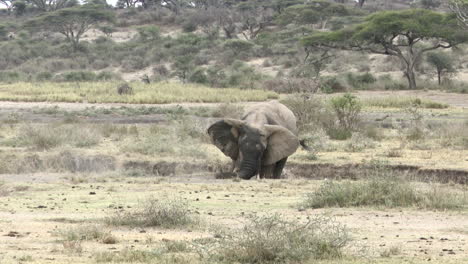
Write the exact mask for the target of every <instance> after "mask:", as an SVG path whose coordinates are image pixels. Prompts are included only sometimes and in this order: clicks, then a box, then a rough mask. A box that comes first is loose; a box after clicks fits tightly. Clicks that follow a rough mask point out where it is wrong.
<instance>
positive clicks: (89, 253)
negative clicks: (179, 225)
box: [0, 174, 468, 264]
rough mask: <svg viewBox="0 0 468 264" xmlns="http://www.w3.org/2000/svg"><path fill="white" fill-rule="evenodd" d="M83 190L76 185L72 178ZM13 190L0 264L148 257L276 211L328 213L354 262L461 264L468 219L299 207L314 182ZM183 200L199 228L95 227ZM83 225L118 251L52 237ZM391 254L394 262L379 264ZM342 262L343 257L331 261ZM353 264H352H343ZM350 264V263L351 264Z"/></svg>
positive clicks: (36, 178) (52, 185) (2, 214)
mask: <svg viewBox="0 0 468 264" xmlns="http://www.w3.org/2000/svg"><path fill="white" fill-rule="evenodd" d="M74 177H75V178H77V177H78V178H80V179H81V181H83V182H82V183H76V182H75V183H74V181H75V180H73V178H74ZM2 179H3V181H4V182H5V184H6V186H9V189H10V190H11V192H10V193H9V194H8V195H5V196H3V197H1V198H0V201H1V204H0V219H1V220H0V263H2V264H3V263H22V261H21V259H26V258H27V259H29V261H28V263H29V262H31V263H93V262H94V259H93V256H95V255H96V254H97V253H98V252H118V251H121V250H124V249H127V248H129V249H141V250H150V249H152V248H157V247H160V246H161V243H162V240H163V239H169V240H186V241H190V240H193V239H196V238H202V237H212V236H213V232H212V231H211V230H212V229H213V226H215V227H216V226H220V225H221V226H231V227H232V226H237V225H239V224H240V223H242V219H243V216H244V215H249V214H252V213H261V214H263V213H274V212H278V213H281V214H284V215H287V216H288V217H291V218H297V219H305V218H306V217H307V216H313V215H320V214H326V215H329V216H332V217H334V218H336V220H337V221H339V222H340V223H343V224H345V225H346V226H347V227H348V228H349V229H350V230H351V234H350V235H351V237H352V239H353V241H352V242H351V243H350V246H349V247H347V248H346V252H347V254H349V255H351V256H355V257H357V258H359V259H361V260H360V261H358V262H356V263H362V262H366V263H367V262H368V261H369V259H372V261H370V263H375V262H378V263H400V261H405V262H406V261H409V262H410V263H422V262H427V261H430V262H431V263H466V261H468V221H467V217H468V214H467V212H466V211H461V212H458V211H450V212H433V211H420V210H417V209H416V208H410V209H369V208H357V209H340V208H335V209H319V210H306V211H299V210H297V209H296V208H297V204H298V203H299V202H300V201H301V200H302V199H303V197H304V195H305V194H306V193H309V192H311V191H313V190H315V189H316V188H317V186H318V185H319V184H320V183H321V181H314V180H301V179H298V180H293V179H291V180H277V181H274V180H262V181H256V180H252V181H243V182H233V181H232V180H216V179H214V177H213V175H208V174H204V175H193V176H190V177H171V178H129V177H126V178H124V177H120V176H116V175H60V174H55V175H47V176H44V175H42V176H41V175H27V176H23V177H21V178H17V177H16V176H6V175H3V176H2ZM150 196H153V197H156V198H167V197H174V196H177V197H180V198H183V199H186V200H187V201H188V202H189V204H190V205H191V206H192V207H193V210H194V211H195V213H197V214H199V215H200V216H201V219H202V222H203V223H204V224H202V225H203V226H201V227H198V228H193V229H192V228H184V229H180V230H166V229H160V228H134V229H131V228H121V227H112V226H105V225H103V223H102V222H103V221H102V220H103V219H104V218H105V217H109V216H111V215H112V214H114V213H115V212H116V211H131V210H133V209H134V208H136V207H138V203H139V201H143V200H145V199H146V198H147V197H150ZM83 225H98V226H99V227H100V228H101V227H102V230H108V231H109V232H111V233H112V234H113V235H114V236H116V238H117V239H118V243H116V244H110V245H109V244H103V243H101V242H99V241H83V242H82V243H80V245H79V246H80V249H79V250H78V249H76V248H70V246H69V245H68V244H67V242H64V241H63V238H62V237H60V236H59V235H58V234H59V233H60V232H63V231H64V230H69V229H71V228H76V227H77V226H83ZM390 248H398V249H399V250H398V252H397V254H396V255H395V256H391V257H381V255H382V254H384V252H385V251H386V250H389V249H390ZM366 259H368V260H366ZM341 262H346V260H342V261H338V262H337V263H341ZM350 263H351V262H350ZM352 263H355V262H352Z"/></svg>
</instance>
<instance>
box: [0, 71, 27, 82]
mask: <svg viewBox="0 0 468 264" xmlns="http://www.w3.org/2000/svg"><path fill="white" fill-rule="evenodd" d="M24 79H25V78H24V77H23V76H22V74H21V73H19V72H16V71H0V82H18V81H22V80H24Z"/></svg>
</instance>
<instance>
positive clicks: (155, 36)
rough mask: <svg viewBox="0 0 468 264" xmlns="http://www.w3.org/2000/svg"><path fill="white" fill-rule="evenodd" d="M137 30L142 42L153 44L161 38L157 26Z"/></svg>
mask: <svg viewBox="0 0 468 264" xmlns="http://www.w3.org/2000/svg"><path fill="white" fill-rule="evenodd" d="M137 30H138V35H139V36H140V40H141V41H142V42H154V41H157V40H159V39H160V38H161V33H160V30H159V27H157V26H153V25H148V26H140V27H138V28H137Z"/></svg>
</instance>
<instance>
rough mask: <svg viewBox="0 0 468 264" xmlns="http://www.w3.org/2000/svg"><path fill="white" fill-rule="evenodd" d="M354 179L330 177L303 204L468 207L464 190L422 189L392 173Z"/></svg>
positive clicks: (311, 206) (309, 206) (312, 205)
mask: <svg viewBox="0 0 468 264" xmlns="http://www.w3.org/2000/svg"><path fill="white" fill-rule="evenodd" d="M385 176H386V177H379V176H377V177H375V178H371V179H369V180H364V181H359V182H351V181H343V182H335V181H327V182H325V183H324V184H322V185H321V186H320V188H319V189H318V190H317V191H316V192H314V193H310V194H309V195H308V196H307V198H306V200H305V201H304V203H302V204H301V205H300V206H301V207H304V208H322V207H360V206H376V207H387V208H392V207H417V208H424V209H431V210H432V209H435V210H460V209H463V208H465V207H466V204H468V199H467V197H466V194H465V193H459V192H453V191H450V190H448V189H446V188H444V187H441V186H437V185H434V186H431V188H430V189H429V190H420V189H418V188H416V187H415V186H414V185H413V184H411V183H410V182H408V181H406V180H403V179H395V178H394V177H392V176H391V175H389V174H388V175H385Z"/></svg>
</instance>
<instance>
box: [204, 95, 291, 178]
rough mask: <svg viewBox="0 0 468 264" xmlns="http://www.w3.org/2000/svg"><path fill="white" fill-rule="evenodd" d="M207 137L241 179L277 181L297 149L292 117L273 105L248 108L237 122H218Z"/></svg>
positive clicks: (232, 120)
mask: <svg viewBox="0 0 468 264" xmlns="http://www.w3.org/2000/svg"><path fill="white" fill-rule="evenodd" d="M208 134H209V135H210V137H211V140H212V142H213V144H214V145H215V146H216V147H218V148H219V149H220V150H221V151H222V152H223V153H224V154H225V155H226V156H228V157H230V158H231V159H232V161H233V166H232V170H234V168H235V167H237V169H238V172H237V175H238V176H239V177H241V178H243V179H250V178H252V177H253V176H255V175H256V174H259V175H260V178H274V179H278V178H280V176H281V172H282V171H283V168H284V165H285V164H286V160H287V159H288V156H290V155H291V154H293V153H294V152H295V151H296V149H297V148H298V146H299V139H298V137H297V127H296V117H295V116H294V114H293V112H292V111H291V110H289V109H288V108H287V107H286V106H285V105H283V104H281V103H279V102H277V101H271V102H266V103H258V104H255V105H252V106H250V107H248V108H247V109H246V111H245V112H244V115H243V117H242V119H241V120H238V119H223V120H221V121H218V122H216V123H214V124H212V125H211V126H210V127H209V128H208Z"/></svg>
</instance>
